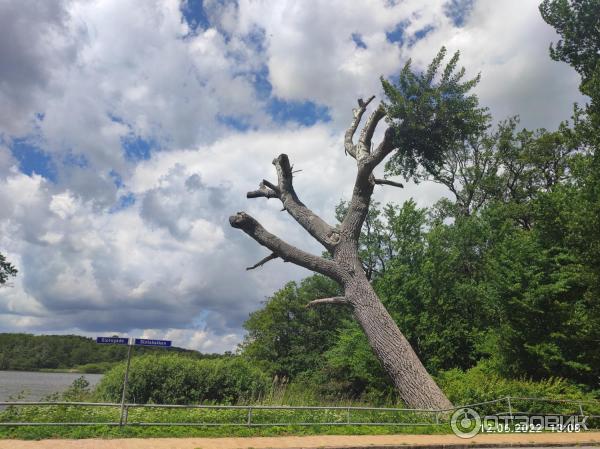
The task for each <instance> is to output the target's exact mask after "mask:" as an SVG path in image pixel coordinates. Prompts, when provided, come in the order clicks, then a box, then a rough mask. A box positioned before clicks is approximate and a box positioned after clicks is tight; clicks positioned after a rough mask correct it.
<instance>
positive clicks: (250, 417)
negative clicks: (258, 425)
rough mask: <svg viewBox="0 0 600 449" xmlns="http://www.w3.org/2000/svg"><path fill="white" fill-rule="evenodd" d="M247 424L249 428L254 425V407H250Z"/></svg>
mask: <svg viewBox="0 0 600 449" xmlns="http://www.w3.org/2000/svg"><path fill="white" fill-rule="evenodd" d="M246 424H247V425H248V427H250V426H251V425H252V407H248V420H247V423H246Z"/></svg>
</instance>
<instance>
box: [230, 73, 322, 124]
mask: <svg viewBox="0 0 600 449" xmlns="http://www.w3.org/2000/svg"><path fill="white" fill-rule="evenodd" d="M253 76H254V79H253V82H252V84H253V85H254V89H255V91H256V95H257V97H258V98H259V99H261V100H264V101H265V102H266V108H265V109H266V112H267V113H268V114H269V115H270V116H271V117H272V118H273V120H274V121H275V122H276V123H280V124H283V123H286V122H297V123H300V124H302V125H305V126H312V125H314V124H315V123H317V122H328V121H330V120H331V115H330V114H329V108H328V107H327V106H324V105H319V104H317V103H314V102H312V101H288V100H283V99H281V98H277V97H273V96H272V94H273V86H272V85H271V82H270V81H269V69H268V67H267V66H263V67H262V68H261V69H260V70H259V71H257V72H255V73H253ZM231 125H233V127H234V128H235V127H236V125H237V126H243V122H242V123H235V122H232V123H231ZM237 129H241V128H237ZM246 129H247V128H246Z"/></svg>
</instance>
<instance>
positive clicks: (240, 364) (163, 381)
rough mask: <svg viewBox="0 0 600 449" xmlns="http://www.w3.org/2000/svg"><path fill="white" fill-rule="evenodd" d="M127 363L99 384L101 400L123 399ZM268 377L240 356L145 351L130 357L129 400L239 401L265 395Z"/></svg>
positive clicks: (162, 402) (165, 401) (96, 392)
mask: <svg viewBox="0 0 600 449" xmlns="http://www.w3.org/2000/svg"><path fill="white" fill-rule="evenodd" d="M124 374H125V364H124V363H122V364H119V365H117V366H115V367H114V368H113V369H111V370H110V371H109V372H108V373H106V374H105V376H104V377H103V378H102V380H101V381H100V383H99V384H98V386H97V387H96V391H95V395H96V397H97V399H98V400H102V401H114V402H117V401H119V400H120V399H121V391H122V388H123V377H124ZM268 385H269V379H268V377H267V376H266V375H265V374H264V373H263V372H262V371H260V370H259V369H258V368H256V367H253V366H252V365H251V364H250V363H249V362H247V361H246V360H243V359H241V358H237V357H231V358H223V359H205V360H194V359H191V358H189V357H182V356H180V355H176V354H172V355H167V356H155V355H144V356H141V357H136V358H134V359H132V361H131V368H130V370H129V383H128V388H127V401H129V402H136V403H141V404H143V403H156V404H192V403H202V402H207V401H208V402H218V403H236V402H242V401H250V400H252V399H254V398H256V397H258V396H262V395H263V394H264V393H265V391H266V390H267V387H268Z"/></svg>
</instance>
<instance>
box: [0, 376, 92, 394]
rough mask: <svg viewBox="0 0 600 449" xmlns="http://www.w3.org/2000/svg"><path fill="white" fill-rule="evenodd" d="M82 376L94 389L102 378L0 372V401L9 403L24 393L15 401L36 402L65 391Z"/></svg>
mask: <svg viewBox="0 0 600 449" xmlns="http://www.w3.org/2000/svg"><path fill="white" fill-rule="evenodd" d="M81 376H84V377H85V378H86V379H87V381H88V382H89V383H90V387H94V386H95V385H96V384H97V383H98V382H99V381H100V379H101V378H102V374H80V373H40V372H30V371H0V401H9V400H10V399H9V398H10V397H11V396H13V397H15V396H16V395H18V394H19V393H21V392H24V394H25V396H24V397H23V398H19V399H16V398H15V400H17V401H38V400H40V399H43V398H44V397H45V396H47V395H49V394H50V393H61V392H63V391H65V390H66V389H67V388H68V387H69V386H70V385H71V384H72V383H73V381H74V380H75V379H77V378H78V377H81Z"/></svg>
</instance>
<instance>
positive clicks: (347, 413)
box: [346, 407, 350, 424]
mask: <svg viewBox="0 0 600 449" xmlns="http://www.w3.org/2000/svg"><path fill="white" fill-rule="evenodd" d="M346 423H348V424H350V407H348V408H347V409H346Z"/></svg>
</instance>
